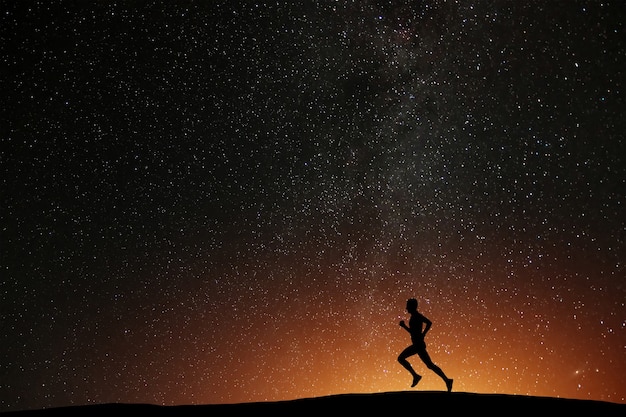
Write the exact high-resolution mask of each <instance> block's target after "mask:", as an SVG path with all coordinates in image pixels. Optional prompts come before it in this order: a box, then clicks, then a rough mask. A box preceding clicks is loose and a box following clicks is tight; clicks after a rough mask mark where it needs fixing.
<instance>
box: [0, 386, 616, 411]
mask: <svg viewBox="0 0 626 417" xmlns="http://www.w3.org/2000/svg"><path fill="white" fill-rule="evenodd" d="M419 410H428V412H429V413H431V414H434V413H437V414H441V413H444V415H453V413H458V412H459V411H461V412H462V413H463V414H466V413H470V414H471V415H474V414H476V415H480V416H492V415H493V416H496V415H497V416H502V415H503V414H506V413H509V412H510V413H515V415H526V416H534V415H536V414H537V413H538V414H539V415H545V414H547V413H550V414H552V413H557V414H558V415H579V414H580V415H588V414H587V413H593V414H591V415H601V416H624V415H626V404H616V403H610V402H602V401H591V400H573V399H564V398H552V397H533V396H523V395H505V394H472V393H464V392H452V393H448V392H429V391H421V392H408V391H407V392H387V393H376V394H340V395H331V396H326V397H316V398H303V399H297V400H290V401H276V402H257V403H239V404H214V405H181V406H157V405H149V404H102V405H87V406H76V407H63V408H51V409H44V410H26V411H17V412H8V413H2V414H0V415H1V416H2V417H27V416H28V417H30V416H33V417H48V416H70V417H71V416H85V415H101V416H107V415H111V416H113V415H124V414H125V413H129V414H130V415H142V416H183V417H187V416H189V417H191V416H203V417H206V416H218V417H219V416H233V415H236V416H246V415H249V416H256V415H271V416H283V415H284V416H294V415H308V414H311V415H332V416H340V415H360V414H361V413H363V414H366V415H369V414H371V413H372V412H375V411H376V412H379V411H382V412H387V411H393V412H394V413H398V412H407V413H411V414H416V413H419ZM322 413H323V414H322Z"/></svg>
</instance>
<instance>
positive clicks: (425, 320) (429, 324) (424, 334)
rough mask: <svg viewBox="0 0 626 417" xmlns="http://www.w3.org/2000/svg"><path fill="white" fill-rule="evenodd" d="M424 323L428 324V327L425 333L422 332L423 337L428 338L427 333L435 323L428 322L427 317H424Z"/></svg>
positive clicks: (425, 328)
mask: <svg viewBox="0 0 626 417" xmlns="http://www.w3.org/2000/svg"><path fill="white" fill-rule="evenodd" d="M422 321H423V322H424V323H426V327H424V331H423V332H422V336H426V333H427V332H428V331H429V330H430V326H432V325H433V322H432V321H430V320H428V319H427V318H426V317H424V316H422Z"/></svg>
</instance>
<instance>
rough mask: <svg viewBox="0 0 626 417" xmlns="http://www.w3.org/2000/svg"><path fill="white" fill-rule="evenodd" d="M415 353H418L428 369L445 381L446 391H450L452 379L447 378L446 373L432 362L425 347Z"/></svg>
mask: <svg viewBox="0 0 626 417" xmlns="http://www.w3.org/2000/svg"><path fill="white" fill-rule="evenodd" d="M417 354H418V355H419V357H420V359H422V361H423V362H424V364H426V367H427V368H428V369H430V370H431V371H433V372H434V373H436V374H437V375H439V377H440V378H441V379H443V381H444V382H445V383H446V388H447V389H448V392H450V391H452V381H453V380H452V379H450V378H448V377H447V376H446V374H445V373H443V371H442V370H441V368H440V367H438V366H437V365H435V364H434V363H433V361H432V359H430V355H429V354H428V352H426V349H420V350H419V351H418V352H417Z"/></svg>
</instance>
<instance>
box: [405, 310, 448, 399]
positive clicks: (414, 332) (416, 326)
mask: <svg viewBox="0 0 626 417" xmlns="http://www.w3.org/2000/svg"><path fill="white" fill-rule="evenodd" d="M406 310H407V311H408V312H409V313H411V318H410V319H409V325H408V326H407V325H406V324H405V323H404V320H402V321H401V322H400V327H402V328H403V329H405V330H406V331H407V332H409V333H410V334H411V342H412V343H413V344H412V345H411V346H409V347H407V348H406V349H404V350H403V351H402V353H400V356H398V362H400V365H402V366H404V367H405V368H406V369H407V371H409V372H410V373H411V375H413V383H412V384H411V387H414V386H416V385H417V383H418V382H420V379H422V377H421V375H419V374H418V373H417V372H415V371H414V370H413V367H412V366H411V364H410V363H409V361H407V360H406V359H407V358H408V357H409V356H413V355H416V354H417V355H419V357H420V359H421V360H422V362H424V364H426V366H427V367H428V369H430V370H431V371H433V372H434V373H436V374H437V375H439V376H440V377H441V379H443V381H444V382H445V383H446V388H448V392H450V391H452V379H450V378H448V377H447V376H446V374H444V373H443V371H442V370H441V368H440V367H438V366H437V365H435V364H434V363H433V361H432V360H431V359H430V355H428V352H426V343H425V342H424V336H426V333H428V331H429V330H430V326H432V324H433V323H432V322H431V321H430V320H428V319H427V318H426V317H424V316H422V315H421V314H420V313H419V312H418V311H417V300H416V299H415V298H410V299H409V300H408V301H407V302H406ZM422 324H426V327H424V331H422Z"/></svg>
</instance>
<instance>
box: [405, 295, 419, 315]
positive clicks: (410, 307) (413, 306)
mask: <svg viewBox="0 0 626 417" xmlns="http://www.w3.org/2000/svg"><path fill="white" fill-rule="evenodd" d="M406 309H407V311H408V312H413V311H417V300H416V299H415V298H409V299H408V301H407V302H406Z"/></svg>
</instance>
